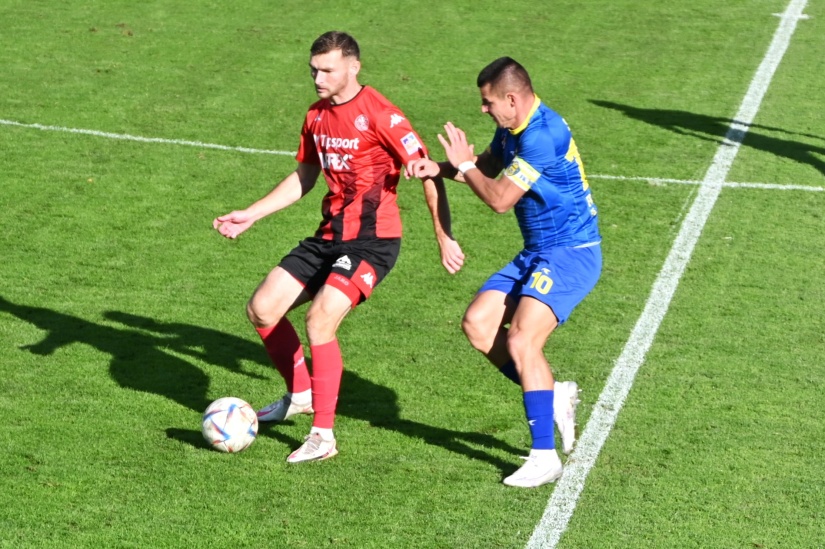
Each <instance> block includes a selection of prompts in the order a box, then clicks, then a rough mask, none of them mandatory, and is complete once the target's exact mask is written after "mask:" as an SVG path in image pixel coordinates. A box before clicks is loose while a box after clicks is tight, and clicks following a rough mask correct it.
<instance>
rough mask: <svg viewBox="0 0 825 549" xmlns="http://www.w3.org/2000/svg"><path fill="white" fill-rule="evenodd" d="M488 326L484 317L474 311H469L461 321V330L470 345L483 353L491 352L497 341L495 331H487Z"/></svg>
mask: <svg viewBox="0 0 825 549" xmlns="http://www.w3.org/2000/svg"><path fill="white" fill-rule="evenodd" d="M486 324H487V323H486V322H485V321H484V318H483V317H482V315H479V314H476V313H474V312H473V311H467V312H466V313H465V314H464V318H463V319H462V320H461V329H462V330H463V331H464V335H465V336H467V340H468V341H469V342H470V345H472V346H473V348H475V349H476V350H478V351H481V352H482V353H487V352H489V351H490V349H492V347H493V341H494V340H495V330H489V329H487V326H486Z"/></svg>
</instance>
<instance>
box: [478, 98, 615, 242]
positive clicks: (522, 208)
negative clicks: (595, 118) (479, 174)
mask: <svg viewBox="0 0 825 549" xmlns="http://www.w3.org/2000/svg"><path fill="white" fill-rule="evenodd" d="M490 152H491V153H492V154H493V156H495V157H497V158H500V159H502V161H503V163H502V165H503V166H505V168H504V174H505V175H506V176H507V177H508V178H510V180H511V181H513V183H515V184H516V185H518V186H519V187H521V188H522V189H524V191H525V193H524V196H522V197H521V198H520V199H519V201H518V202H517V203H516V205H515V212H516V218H517V219H518V224H519V227H520V228H521V234H522V236H523V238H524V248H525V249H526V250H529V251H539V250H544V249H547V248H551V247H556V246H583V245H587V244H595V243H598V242H600V241H601V237H600V235H599V227H598V210H597V209H596V204H595V203H594V202H593V197H592V196H591V192H590V185H589V184H588V183H587V177H586V176H585V173H584V166H583V164H582V161H581V158H580V157H579V151H578V149H577V148H576V142H575V141H573V137H572V135H571V133H570V128H569V127H568V126H567V123H566V122H565V121H564V119H563V118H562V117H561V116H560V115H559V114H558V113H556V112H555V111H553V110H552V109H550V108H549V107H547V106H546V105H545V104H544V103H542V102H541V100H540V99H539V98H538V97H536V101H535V104H534V105H533V108H532V110H531V111H530V114H529V116H528V117H527V120H526V121H525V123H524V124H522V125H521V126H520V127H518V128H516V129H514V130H510V129H506V128H499V129H498V130H497V131H496V134H495V136H494V137H493V142H492V143H491V144H490Z"/></svg>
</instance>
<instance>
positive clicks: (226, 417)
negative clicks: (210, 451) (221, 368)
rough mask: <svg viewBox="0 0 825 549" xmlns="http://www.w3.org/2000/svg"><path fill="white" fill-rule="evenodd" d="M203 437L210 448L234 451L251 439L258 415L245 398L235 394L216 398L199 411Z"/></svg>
mask: <svg viewBox="0 0 825 549" xmlns="http://www.w3.org/2000/svg"><path fill="white" fill-rule="evenodd" d="M202 431H203V438H205V439H206V442H208V443H209V444H210V445H211V446H212V448H214V449H215V450H219V451H221V452H229V453H235V452H240V451H241V450H243V449H244V448H248V447H249V445H250V444H252V443H253V442H255V437H256V436H257V435H258V416H257V415H256V414H255V410H253V409H252V406H250V405H249V404H248V403H247V402H246V401H244V400H242V399H240V398H235V397H223V398H219V399H218V400H216V401H215V402H213V403H212V404H210V405H209V407H208V408H207V409H206V411H205V412H204V413H203V428H202Z"/></svg>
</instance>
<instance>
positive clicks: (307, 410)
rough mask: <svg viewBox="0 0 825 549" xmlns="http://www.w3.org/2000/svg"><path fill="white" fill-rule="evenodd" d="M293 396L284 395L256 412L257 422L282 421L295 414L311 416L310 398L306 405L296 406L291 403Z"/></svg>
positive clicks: (296, 404)
mask: <svg viewBox="0 0 825 549" xmlns="http://www.w3.org/2000/svg"><path fill="white" fill-rule="evenodd" d="M292 398H293V396H292V395H291V394H289V393H287V394H285V395H284V396H283V397H282V398H281V400H278V401H275V402H273V403H272V404H270V405H269V406H265V407H263V408H261V409H260V410H258V421H283V420H285V419H287V418H290V417H292V416H294V415H297V414H312V413H314V412H315V410H313V409H312V397H311V396H310V400H309V402H308V403H306V404H298V403H296V402H293V401H292Z"/></svg>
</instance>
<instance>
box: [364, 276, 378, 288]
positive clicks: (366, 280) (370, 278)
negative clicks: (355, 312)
mask: <svg viewBox="0 0 825 549" xmlns="http://www.w3.org/2000/svg"><path fill="white" fill-rule="evenodd" d="M361 280H363V281H364V284H366V285H367V286H369V287H370V288H372V286H373V284H375V277H374V276H373V275H372V273H365V274H362V275H361Z"/></svg>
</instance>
